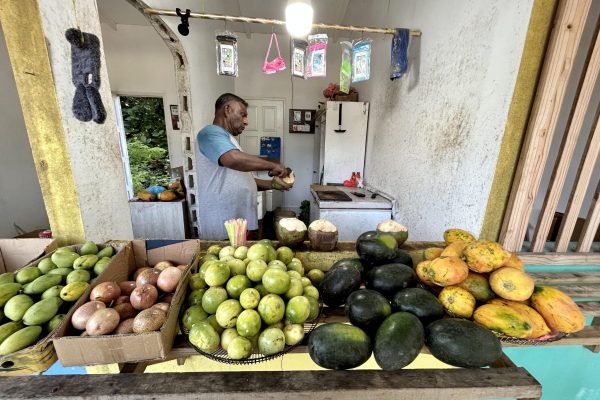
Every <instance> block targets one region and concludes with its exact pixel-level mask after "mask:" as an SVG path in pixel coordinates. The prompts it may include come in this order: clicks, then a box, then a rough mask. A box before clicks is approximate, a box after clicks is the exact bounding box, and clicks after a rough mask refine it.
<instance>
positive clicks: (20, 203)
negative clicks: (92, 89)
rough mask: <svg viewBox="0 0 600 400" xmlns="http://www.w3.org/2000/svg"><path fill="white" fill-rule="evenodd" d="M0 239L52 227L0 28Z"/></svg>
mask: <svg viewBox="0 0 600 400" xmlns="http://www.w3.org/2000/svg"><path fill="white" fill-rule="evenodd" d="M0 93H2V96H0V121H2V124H1V125H0V238H10V237H13V236H15V235H16V234H17V232H16V230H15V228H14V227H13V224H17V225H19V226H20V227H21V228H23V229H25V230H27V231H32V230H35V229H45V228H48V227H49V223H48V216H47V215H46V209H45V208H44V201H43V199H42V192H41V190H40V184H39V182H38V179H37V175H36V172H35V166H34V164H33V156H32V155H31V147H30V145H29V139H28V137H27V130H26V129H25V122H24V121H23V113H22V111H21V105H20V104H19V97H18V94H17V87H16V85H15V79H14V77H13V72H12V68H11V66H10V60H9V59H8V51H7V49H6V43H5V42H4V34H3V32H2V28H1V27H0Z"/></svg>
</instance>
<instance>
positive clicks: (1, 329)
mask: <svg viewBox="0 0 600 400" xmlns="http://www.w3.org/2000/svg"><path fill="white" fill-rule="evenodd" d="M21 328H23V324H22V323H20V322H14V321H13V322H7V323H6V324H4V325H0V344H1V343H2V342H4V340H5V339H6V338H7V337H9V336H10V335H12V334H13V333H15V332H16V331H18V330H19V329H21Z"/></svg>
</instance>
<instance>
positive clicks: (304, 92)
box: [235, 33, 341, 209]
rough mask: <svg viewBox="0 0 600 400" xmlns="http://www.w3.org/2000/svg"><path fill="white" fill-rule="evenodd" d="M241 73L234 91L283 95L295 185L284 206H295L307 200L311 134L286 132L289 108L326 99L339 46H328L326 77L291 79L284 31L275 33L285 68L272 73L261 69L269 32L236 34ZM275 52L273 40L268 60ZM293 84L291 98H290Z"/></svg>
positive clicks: (289, 161)
mask: <svg viewBox="0 0 600 400" xmlns="http://www.w3.org/2000/svg"><path fill="white" fill-rule="evenodd" d="M239 36H240V37H239V47H238V48H239V49H240V74H239V77H238V78H236V79H235V92H236V93H237V94H239V95H240V96H242V97H252V98H256V97H259V98H278V99H284V101H285V105H284V107H285V108H284V113H283V127H284V132H283V133H284V135H283V158H284V163H285V165H286V166H288V167H290V168H292V169H293V170H294V174H295V176H296V182H295V184H294V187H293V188H292V189H291V190H290V191H288V192H286V193H285V194H284V199H283V206H284V207H286V208H292V209H298V208H299V207H300V203H301V202H302V200H310V199H311V194H310V184H311V183H312V179H313V151H314V136H315V135H311V134H297V133H289V129H288V127H289V118H288V117H289V112H288V110H289V109H290V108H305V109H317V103H318V102H319V101H325V100H326V99H325V98H324V97H323V89H325V88H326V87H327V84H328V83H329V82H337V81H338V79H339V68H340V59H341V50H340V49H339V46H337V45H333V44H332V46H331V50H330V51H328V53H327V77H322V78H311V79H300V78H293V80H292V79H290V74H291V72H290V68H291V66H290V65H289V62H290V61H289V60H290V56H289V55H290V38H289V36H288V35H287V34H278V39H279V47H280V49H281V54H282V57H283V58H284V59H285V61H286V62H287V63H288V65H287V67H288V68H287V69H286V70H285V71H282V72H278V73H276V74H272V75H266V74H264V73H263V72H262V67H263V63H264V60H265V53H266V51H267V48H268V45H269V40H270V36H271V34H267V35H264V34H256V33H254V34H252V37H251V38H250V39H248V38H247V37H246V36H244V35H239ZM275 56H276V50H275V44H273V48H272V49H271V55H270V57H269V60H272V59H273V58H275ZM292 85H293V99H292Z"/></svg>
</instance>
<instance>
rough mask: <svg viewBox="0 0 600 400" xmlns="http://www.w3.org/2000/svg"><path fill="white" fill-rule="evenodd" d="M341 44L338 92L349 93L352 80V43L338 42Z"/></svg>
mask: <svg viewBox="0 0 600 400" xmlns="http://www.w3.org/2000/svg"><path fill="white" fill-rule="evenodd" d="M340 44H341V45H342V65H341V67H340V92H343V93H350V81H351V80H352V43H350V42H340Z"/></svg>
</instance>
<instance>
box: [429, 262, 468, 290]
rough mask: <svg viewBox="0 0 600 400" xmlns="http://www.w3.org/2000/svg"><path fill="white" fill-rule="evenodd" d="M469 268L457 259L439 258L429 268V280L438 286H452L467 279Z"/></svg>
mask: <svg viewBox="0 0 600 400" xmlns="http://www.w3.org/2000/svg"><path fill="white" fill-rule="evenodd" d="M468 275H469V268H468V267H467V264H465V262H464V261H463V260H461V259H460V258H458V257H439V258H436V259H435V260H433V261H432V262H431V265H430V266H429V278H430V279H431V281H432V282H433V283H435V284H436V285H438V286H452V285H457V284H459V283H460V282H462V281H464V280H465V279H467V276H468Z"/></svg>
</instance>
